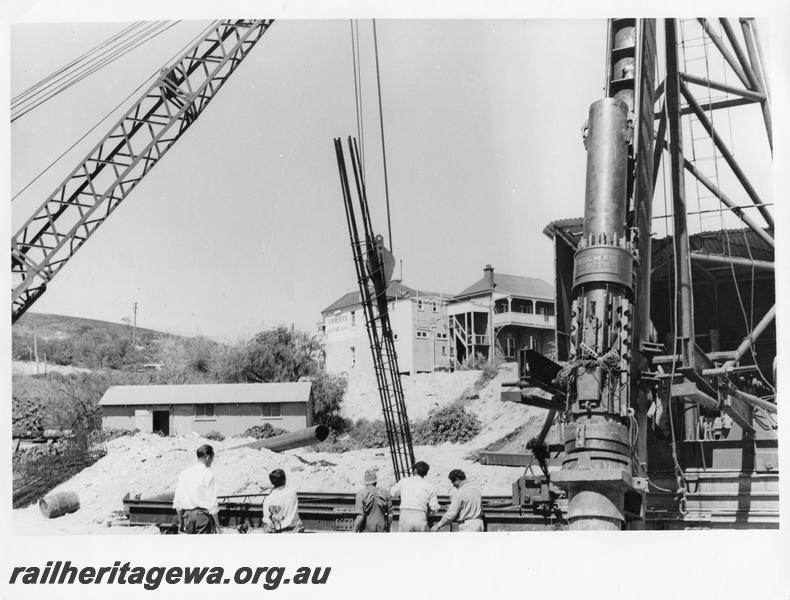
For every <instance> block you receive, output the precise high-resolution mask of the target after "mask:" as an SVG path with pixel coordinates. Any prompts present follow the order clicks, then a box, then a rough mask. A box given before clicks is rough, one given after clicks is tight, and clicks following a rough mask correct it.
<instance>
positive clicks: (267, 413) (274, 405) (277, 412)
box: [261, 402, 283, 419]
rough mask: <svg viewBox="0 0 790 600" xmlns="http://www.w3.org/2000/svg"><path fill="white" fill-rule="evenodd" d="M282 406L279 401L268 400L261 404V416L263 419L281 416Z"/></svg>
mask: <svg viewBox="0 0 790 600" xmlns="http://www.w3.org/2000/svg"><path fill="white" fill-rule="evenodd" d="M282 416H283V413H282V407H281V406H280V403H279V402H268V403H266V404H261V417H262V418H264V419H272V418H275V419H276V418H279V417H282Z"/></svg>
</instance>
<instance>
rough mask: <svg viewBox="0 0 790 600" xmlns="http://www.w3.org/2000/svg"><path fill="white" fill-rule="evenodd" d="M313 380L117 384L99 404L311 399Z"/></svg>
mask: <svg viewBox="0 0 790 600" xmlns="http://www.w3.org/2000/svg"><path fill="white" fill-rule="evenodd" d="M311 388H312V383H310V382H309V381H297V382H282V383H228V384H197V385H114V386H112V387H110V388H109V389H108V390H107V391H106V392H105V393H104V396H102V399H101V400H100V401H99V406H143V405H162V404H261V403H281V404H289V403H296V402H307V401H308V400H309V399H310V389H311Z"/></svg>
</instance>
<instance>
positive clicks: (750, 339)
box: [724, 305, 776, 366]
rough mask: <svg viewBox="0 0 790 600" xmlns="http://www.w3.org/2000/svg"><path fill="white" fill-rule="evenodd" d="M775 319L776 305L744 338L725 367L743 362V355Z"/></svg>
mask: <svg viewBox="0 0 790 600" xmlns="http://www.w3.org/2000/svg"><path fill="white" fill-rule="evenodd" d="M774 317H776V305H773V306H772V307H771V308H770V309H769V310H768V312H767V313H765V316H764V317H763V318H762V319H760V322H759V323H757V325H756V326H755V328H754V329H753V330H752V332H751V333H750V334H749V335H747V336H746V337H745V338H743V341H742V342H741V343H740V345H739V346H738V348H737V349H736V350H735V354H734V355H733V357H732V359H731V360H728V361H727V362H726V363H724V366H730V365H734V364H735V363H737V362H738V361H739V360H741V358H742V357H743V355H744V354H746V352H747V351H748V350H749V348H751V347H752V345H753V344H754V342H755V341H756V340H757V338H759V337H760V336H761V335H762V333H763V332H764V331H765V330H766V329H767V328H768V326H769V325H770V324H771V323H772V322H773V320H774Z"/></svg>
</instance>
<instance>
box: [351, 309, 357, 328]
mask: <svg viewBox="0 0 790 600" xmlns="http://www.w3.org/2000/svg"><path fill="white" fill-rule="evenodd" d="M356 324H357V311H355V310H352V311H351V327H354V326H355V325H356Z"/></svg>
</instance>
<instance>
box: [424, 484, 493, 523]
mask: <svg viewBox="0 0 790 600" xmlns="http://www.w3.org/2000/svg"><path fill="white" fill-rule="evenodd" d="M448 477H449V479H450V483H452V484H453V487H454V488H455V489H454V490H453V491H452V493H451V494H450V506H449V507H448V508H447V511H446V512H445V513H444V515H443V516H442V518H441V519H440V520H439V522H438V523H436V525H434V526H433V527H431V531H439V530H440V529H441V528H442V527H444V526H445V525H446V524H447V523H452V522H453V521H455V520H457V521H458V531H483V530H484V527H483V495H482V494H481V493H480V490H479V489H478V488H476V487H473V486H471V485H469V483H467V481H466V473H464V472H463V471H462V470H461V469H453V470H452V471H450V475H449V476H448Z"/></svg>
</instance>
